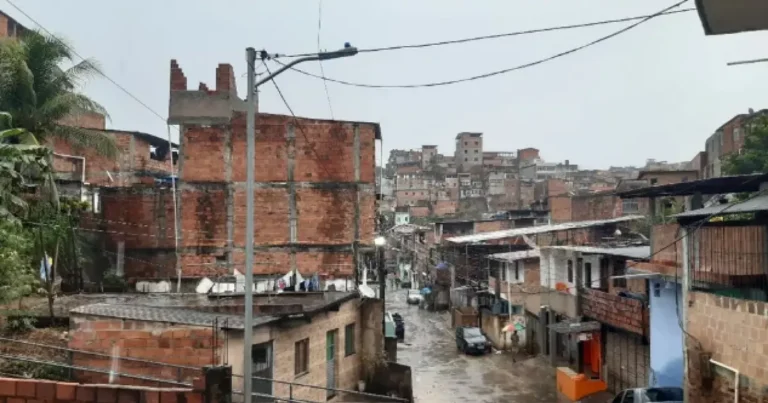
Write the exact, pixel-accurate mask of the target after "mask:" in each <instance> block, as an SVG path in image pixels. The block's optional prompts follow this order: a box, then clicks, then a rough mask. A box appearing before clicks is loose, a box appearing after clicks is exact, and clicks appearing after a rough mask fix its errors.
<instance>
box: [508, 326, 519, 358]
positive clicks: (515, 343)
mask: <svg viewBox="0 0 768 403" xmlns="http://www.w3.org/2000/svg"><path fill="white" fill-rule="evenodd" d="M509 345H510V351H512V362H515V361H517V354H518V352H519V351H520V336H518V334H517V330H515V331H513V332H512V334H511V335H510V337H509Z"/></svg>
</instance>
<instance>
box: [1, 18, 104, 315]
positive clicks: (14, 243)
mask: <svg viewBox="0 0 768 403" xmlns="http://www.w3.org/2000/svg"><path fill="white" fill-rule="evenodd" d="M64 65H68V66H70V67H68V68H62V66H64ZM98 73H99V71H98V68H97V67H96V64H95V63H94V62H93V61H91V60H86V61H82V62H78V63H76V62H75V61H74V58H73V54H72V51H71V48H70V47H69V46H67V45H66V44H65V43H63V42H62V41H61V40H59V39H58V38H55V37H52V36H48V35H43V34H41V33H39V32H35V31H30V32H27V33H25V35H24V36H23V37H22V39H21V40H3V41H0V303H7V302H9V301H13V300H17V299H18V300H19V301H21V300H20V299H21V298H22V297H24V296H26V295H29V294H31V293H34V292H42V293H43V294H45V295H47V296H48V305H49V311H50V314H51V316H53V299H54V296H55V293H56V288H57V281H58V280H57V279H58V278H61V279H62V281H77V279H78V278H79V268H80V267H81V266H82V261H81V260H82V258H81V257H80V256H81V254H80V253H79V242H78V239H77V237H78V235H77V232H76V231H75V228H76V227H77V226H78V225H79V216H80V214H81V213H82V212H83V211H84V210H85V209H87V207H88V206H87V204H84V203H82V202H80V201H78V200H69V199H61V198H60V197H59V194H58V190H57V188H56V183H55V177H54V173H53V163H52V161H53V153H52V151H51V149H50V148H48V147H46V146H45V145H44V144H50V141H51V140H54V139H62V140H65V141H66V142H67V143H69V144H70V145H71V146H72V148H73V149H75V150H78V149H85V148H87V149H91V150H95V151H96V152H98V153H100V154H102V155H104V156H108V157H113V156H116V155H117V146H116V144H115V141H114V138H113V137H111V136H109V135H107V134H105V133H103V132H100V131H94V130H88V129H83V128H78V127H70V126H66V125H63V124H62V121H63V120H65V119H67V118H71V117H73V116H77V115H78V114H81V113H90V112H97V113H100V114H103V115H105V116H106V111H105V110H104V108H103V107H102V106H101V105H99V104H98V103H96V102H94V101H93V100H91V99H90V98H88V97H87V96H85V95H83V94H81V93H79V92H77V87H78V85H79V84H80V83H81V82H82V81H83V80H84V79H85V78H88V77H89V76H92V75H94V74H98ZM46 257H50V258H52V259H53V267H51V268H50V273H48V272H46V271H44V270H40V269H41V263H42V261H43V260H44V259H45V258H46ZM73 279H74V280H73Z"/></svg>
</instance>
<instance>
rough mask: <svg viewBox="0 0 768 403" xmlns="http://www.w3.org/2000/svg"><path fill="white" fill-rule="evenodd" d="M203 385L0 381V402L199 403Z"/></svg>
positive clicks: (201, 399)
mask: <svg viewBox="0 0 768 403" xmlns="http://www.w3.org/2000/svg"><path fill="white" fill-rule="evenodd" d="M203 389H204V384H203V383H201V382H197V383H196V387H193V388H171V389H161V388H144V387H126V386H120V385H81V384H77V383H68V382H53V381H45V380H40V379H9V378H0V401H2V402H7V403H37V402H45V403H54V402H55V403H61V402H73V403H74V402H78V403H81V402H82V403H90V402H94V403H115V402H120V403H202V402H203V401H204V399H205V393H204V390H203Z"/></svg>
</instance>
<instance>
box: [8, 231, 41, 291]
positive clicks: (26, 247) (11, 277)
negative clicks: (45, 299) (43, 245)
mask: <svg viewBox="0 0 768 403" xmlns="http://www.w3.org/2000/svg"><path fill="white" fill-rule="evenodd" d="M34 245H35V242H34V239H33V238H32V233H31V232H30V231H29V230H28V229H26V228H24V227H23V226H22V225H21V224H19V223H16V222H12V221H9V220H0V303H6V302H9V301H13V300H16V299H18V298H21V297H23V296H25V295H29V294H30V293H31V292H33V291H34V290H35V289H36V288H37V287H36V286H37V284H39V281H38V280H37V276H36V275H35V270H34V266H33V264H32V262H33V261H34V258H33V256H34Z"/></svg>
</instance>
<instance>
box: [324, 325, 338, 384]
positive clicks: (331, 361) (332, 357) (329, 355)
mask: <svg viewBox="0 0 768 403" xmlns="http://www.w3.org/2000/svg"><path fill="white" fill-rule="evenodd" d="M325 358H326V376H327V380H328V382H327V383H326V387H327V388H328V390H327V392H328V393H327V394H326V396H327V398H328V399H330V398H332V397H334V396H336V390H335V389H336V330H331V331H330V332H328V333H326V336H325Z"/></svg>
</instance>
